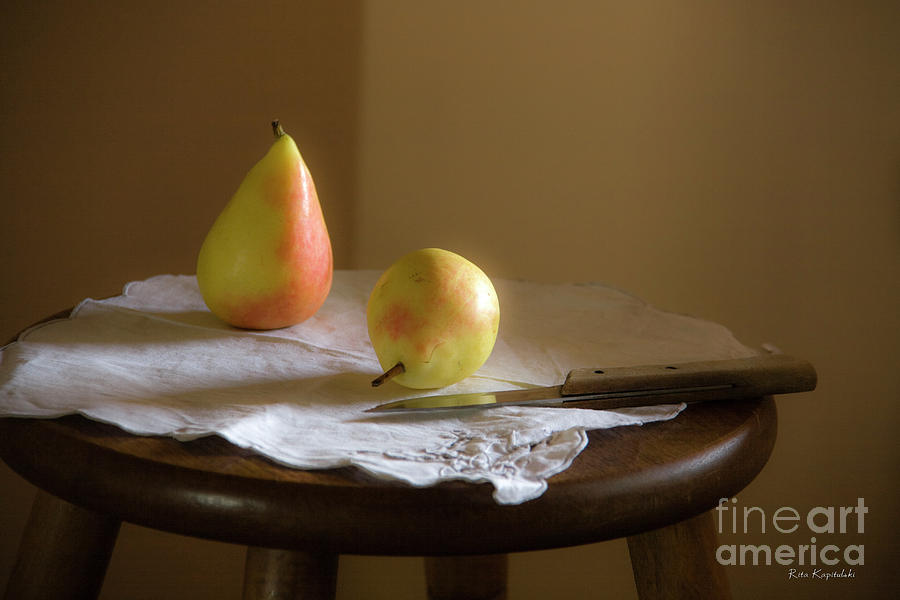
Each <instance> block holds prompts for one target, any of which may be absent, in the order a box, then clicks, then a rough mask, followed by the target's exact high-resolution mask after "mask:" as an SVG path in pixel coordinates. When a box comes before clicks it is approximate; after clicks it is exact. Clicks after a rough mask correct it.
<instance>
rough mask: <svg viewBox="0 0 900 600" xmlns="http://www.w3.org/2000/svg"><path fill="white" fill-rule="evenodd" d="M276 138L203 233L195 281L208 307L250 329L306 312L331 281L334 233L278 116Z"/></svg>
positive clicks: (283, 323)
mask: <svg viewBox="0 0 900 600" xmlns="http://www.w3.org/2000/svg"><path fill="white" fill-rule="evenodd" d="M272 128H273V130H274V131H275V137H276V139H275V142H274V143H273V144H272V147H271V148H270V149H269V152H268V153H267V154H266V155H265V156H264V157H263V158H262V159H261V160H260V161H259V162H258V163H256V165H254V167H253V168H252V169H250V172H249V173H247V176H246V177H244V180H243V181H242V182H241V185H240V186H239V187H238V190H237V192H235V194H234V196H233V197H232V198H231V200H230V201H229V202H228V204H227V205H226V206H225V208H224V209H223V210H222V213H221V214H220V215H219V217H218V218H217V219H216V221H215V223H214V224H213V226H212V229H210V231H209V233H208V234H207V236H206V240H205V241H204V242H203V246H202V247H201V248H200V255H199V256H198V258H197V283H198V284H199V286H200V293H201V294H202V295H203V300H204V302H206V305H207V306H208V307H209V309H210V310H211V311H212V312H213V313H214V314H215V315H216V316H218V317H219V318H220V319H222V320H223V321H225V322H227V323H229V324H231V325H234V326H236V327H243V328H247V329H276V328H279V327H287V326H290V325H295V324H297V323H300V322H302V321H305V320H306V319H308V318H309V317H311V316H312V315H313V314H314V313H315V312H316V311H317V310H318V309H319V307H320V306H322V303H323V302H324V301H325V298H326V297H327V296H328V292H329V290H330V289H331V277H332V271H333V266H332V254H331V240H330V239H329V237H328V229H327V228H326V226H325V218H324V217H323V215H322V207H321V206H320V205H319V198H318V195H317V194H316V188H315V185H314V184H313V180H312V176H311V175H310V173H309V169H307V167H306V164H305V163H304V162H303V157H301V156H300V152H299V150H297V145H296V144H295V143H294V140H293V139H291V137H290V136H289V135H287V134H286V133H284V130H283V129H282V128H281V126H280V125H279V123H278V121H275V122H273V123H272Z"/></svg>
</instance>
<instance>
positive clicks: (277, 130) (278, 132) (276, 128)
mask: <svg viewBox="0 0 900 600" xmlns="http://www.w3.org/2000/svg"><path fill="white" fill-rule="evenodd" d="M272 133H274V134H275V139H276V140H277V139H278V138H280V137H281V136H283V135H284V129H282V127H281V122H280V121H279V120H278V119H275V120H274V121H272Z"/></svg>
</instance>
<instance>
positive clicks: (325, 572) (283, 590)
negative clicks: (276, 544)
mask: <svg viewBox="0 0 900 600" xmlns="http://www.w3.org/2000/svg"><path fill="white" fill-rule="evenodd" d="M337 568H338V555H337V554H328V553H322V554H317V553H312V552H296V551H292V550H272V549H269V548H257V547H253V546H251V547H249V548H247V559H246V562H245V564H244V595H243V598H244V600H262V599H263V598H265V599H266V600H287V599H288V598H290V599H291V600H334V597H335V593H336V589H337Z"/></svg>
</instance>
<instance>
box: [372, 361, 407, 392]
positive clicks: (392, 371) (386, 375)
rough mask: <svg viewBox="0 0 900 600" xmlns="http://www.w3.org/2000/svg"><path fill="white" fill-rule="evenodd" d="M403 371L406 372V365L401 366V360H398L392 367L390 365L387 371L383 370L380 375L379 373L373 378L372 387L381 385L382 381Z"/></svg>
mask: <svg viewBox="0 0 900 600" xmlns="http://www.w3.org/2000/svg"><path fill="white" fill-rule="evenodd" d="M405 372H406V367H404V366H403V363H402V362H398V363H397V364H396V365H394V366H393V367H391V368H390V369H388V370H387V371H385V372H384V373H382V374H381V375H379V376H378V377H376V378H375V379H373V380H372V387H378V386H379V385H381V384H382V383H384V382H385V381H387V380H388V379H390V378H391V377H396V376H397V375H399V374H401V373H405Z"/></svg>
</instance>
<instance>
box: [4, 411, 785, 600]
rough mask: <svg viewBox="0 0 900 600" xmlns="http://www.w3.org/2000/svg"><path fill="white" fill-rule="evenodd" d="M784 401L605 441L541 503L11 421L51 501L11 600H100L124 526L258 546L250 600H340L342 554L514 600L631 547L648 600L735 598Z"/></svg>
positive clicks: (13, 448) (701, 415) (452, 588)
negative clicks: (519, 562) (407, 565)
mask: <svg viewBox="0 0 900 600" xmlns="http://www.w3.org/2000/svg"><path fill="white" fill-rule="evenodd" d="M775 431H776V411H775V405H774V402H773V401H772V399H771V398H762V399H758V400H750V401H730V402H729V401H726V402H715V403H710V404H705V405H692V406H690V407H688V408H687V409H686V410H685V411H684V412H683V413H682V414H681V415H679V416H678V417H677V418H676V419H674V420H671V421H667V422H661V423H651V424H648V425H644V426H642V427H620V428H616V429H608V430H601V431H594V432H590V434H589V436H590V444H589V446H588V447H587V448H586V449H585V450H584V451H583V452H582V453H581V455H579V456H578V458H577V459H576V460H575V462H574V464H573V465H572V466H571V468H569V469H568V470H566V471H564V472H562V473H560V474H558V475H556V476H554V477H553V478H552V479H551V480H550V486H549V489H548V490H547V492H546V493H545V494H544V495H543V496H541V497H540V498H538V499H536V500H533V501H530V502H526V503H524V504H520V505H516V506H500V505H498V504H497V503H496V502H495V501H494V500H493V499H492V497H491V492H492V488H491V486H490V485H488V484H483V485H474V484H468V483H463V482H448V483H443V484H440V485H437V486H434V487H429V488H415V487H412V486H409V485H406V484H403V483H399V482H391V481H384V480H381V479H377V478H375V477H371V476H369V475H367V474H365V473H364V472H362V471H360V470H357V469H354V468H346V469H334V470H327V471H301V470H294V469H288V468H283V467H280V466H278V465H276V464H274V463H272V462H270V461H268V460H266V459H265V458H262V457H260V456H258V455H256V454H253V453H252V452H249V451H246V450H242V449H240V448H237V447H235V446H232V445H231V444H229V443H227V442H226V441H224V440H223V439H221V438H218V437H207V438H202V439H199V440H195V441H191V442H187V443H179V442H176V441H174V440H172V439H169V438H161V437H138V436H133V435H129V434H128V433H125V432H123V431H122V430H120V429H118V428H116V427H112V426H109V425H104V424H101V423H97V422H93V421H89V420H86V419H84V418H81V417H77V416H71V417H65V418H61V419H53V420H37V419H0V456H2V458H3V460H5V461H6V462H7V463H8V464H9V466H10V467H12V468H13V469H14V470H16V471H17V472H18V473H19V474H21V475H22V476H23V477H24V478H25V479H27V480H28V481H30V482H31V483H33V484H35V485H36V486H38V487H39V488H40V489H41V491H40V492H39V494H38V497H37V499H36V501H35V504H34V507H33V509H32V514H31V517H30V520H29V523H28V525H27V527H26V530H25V534H24V536H23V539H22V543H21V546H20V551H19V557H18V560H17V563H16V565H15V567H14V570H13V573H12V576H11V578H10V581H9V583H8V587H7V591H6V597H7V598H9V599H13V598H14V599H16V600H24V599H28V598H92V597H96V595H97V593H98V591H99V589H100V587H101V585H102V579H103V575H104V573H105V570H106V565H107V563H108V560H109V557H110V554H111V552H112V548H113V545H114V543H115V539H116V535H117V532H118V528H119V523H120V522H121V521H128V522H131V523H136V524H138V525H143V526H146V527H152V528H155V529H160V530H164V531H170V532H175V533H179V534H185V535H191V536H198V537H202V538H208V539H213V540H219V541H223V542H230V543H236V544H243V545H247V546H249V550H248V553H247V561H246V571H245V583H244V597H245V598H303V599H318V598H333V597H334V593H335V581H336V577H337V564H338V561H337V558H338V555H339V554H341V553H348V554H363V555H407V556H425V557H429V558H427V559H426V563H425V565H426V578H427V582H428V593H429V597H431V598H433V599H436V600H437V599H440V600H443V599H448V598H460V599H462V598H465V599H467V600H477V599H482V598H484V599H487V598H505V597H506V591H505V590H506V557H505V554H506V553H509V552H523V551H528V550H538V549H549V548H559V547H563V546H571V545H576V544H586V543H591V542H598V541H602V540H608V539H612V538H618V537H623V536H626V537H628V547H629V551H630V553H631V559H632V566H633V571H634V578H635V582H636V585H637V589H638V593H639V595H640V597H641V598H643V599H649V598H692V599H697V598H715V599H717V600H718V599H721V598H727V597H729V593H728V589H727V588H728V586H727V582H726V578H725V576H724V572H723V571H722V568H721V567H720V566H719V565H718V563H717V562H716V560H715V550H716V541H715V531H714V523H713V519H712V517H711V514H712V513H710V512H707V511H709V510H710V509H711V508H713V507H714V506H716V505H717V504H718V500H719V498H722V497H730V496H733V495H735V494H736V493H737V492H738V491H740V490H741V489H742V488H743V487H744V486H746V485H747V484H748V483H749V482H750V481H751V480H752V479H753V477H754V476H755V475H756V474H757V473H758V472H759V471H760V470H761V469H762V468H763V466H764V465H765V463H766V461H767V460H768V457H769V454H770V452H771V450H772V447H773V445H774V442H775Z"/></svg>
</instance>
